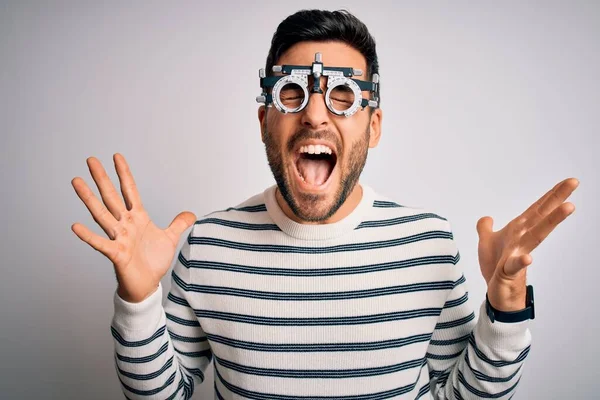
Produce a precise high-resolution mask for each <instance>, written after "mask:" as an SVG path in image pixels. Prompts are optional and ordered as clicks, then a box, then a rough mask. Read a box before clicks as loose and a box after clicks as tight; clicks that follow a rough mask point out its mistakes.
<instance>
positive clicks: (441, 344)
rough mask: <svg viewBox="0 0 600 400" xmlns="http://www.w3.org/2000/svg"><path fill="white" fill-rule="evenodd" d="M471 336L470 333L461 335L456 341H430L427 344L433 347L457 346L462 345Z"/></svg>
mask: <svg viewBox="0 0 600 400" xmlns="http://www.w3.org/2000/svg"><path fill="white" fill-rule="evenodd" d="M470 336H471V334H470V333H468V334H466V335H463V336H461V337H459V338H456V339H449V340H432V341H431V342H429V344H432V345H434V346H450V345H453V344H458V343H462V342H465V341H467V340H469V337H470Z"/></svg>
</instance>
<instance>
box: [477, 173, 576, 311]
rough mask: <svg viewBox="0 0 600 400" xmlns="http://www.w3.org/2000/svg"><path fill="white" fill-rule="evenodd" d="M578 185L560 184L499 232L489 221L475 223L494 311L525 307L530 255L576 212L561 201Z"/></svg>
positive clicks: (572, 207) (491, 220)
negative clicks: (494, 229) (560, 224)
mask: <svg viewBox="0 0 600 400" xmlns="http://www.w3.org/2000/svg"><path fill="white" fill-rule="evenodd" d="M578 185H579V181H578V180H577V179H575V178H568V179H565V180H563V181H562V182H559V183H558V184H556V185H555V186H554V187H553V188H552V189H551V190H550V191H548V192H547V193H546V194H544V195H543V196H542V197H541V198H540V199H539V200H537V201H536V202H535V203H533V204H532V205H531V206H530V207H529V208H528V209H527V210H525V211H524V212H523V213H522V214H521V215H519V216H518V217H516V218H515V219H513V220H512V221H510V222H509V223H508V224H507V225H506V226H505V227H504V228H502V229H500V230H499V231H496V232H494V231H493V229H492V226H493V222H494V221H493V219H492V217H489V216H486V217H483V218H481V219H479V220H478V221H477V233H478V235H479V245H478V253H479V266H480V268H481V273H482V274H483V277H484V278H485V281H486V282H487V285H488V299H489V301H490V304H491V305H492V306H493V307H494V308H496V309H498V310H500V311H516V310H520V309H523V308H524V307H525V296H526V286H527V285H526V276H525V274H526V270H527V266H529V265H530V264H531V263H532V261H533V259H532V257H531V255H530V253H531V252H532V251H533V249H535V248H536V247H537V246H539V245H540V243H542V241H543V240H544V239H545V238H546V237H547V236H548V235H549V234H550V232H552V231H553V230H554V228H556V226H557V225H558V224H559V223H561V222H562V221H564V220H565V219H566V218H567V217H568V216H569V215H571V214H572V213H573V212H574V211H575V205H574V204H573V203H570V202H567V203H564V201H565V200H566V199H567V198H568V197H569V196H570V195H571V193H572V192H573V191H574V190H575V189H576V188H577V186H578Z"/></svg>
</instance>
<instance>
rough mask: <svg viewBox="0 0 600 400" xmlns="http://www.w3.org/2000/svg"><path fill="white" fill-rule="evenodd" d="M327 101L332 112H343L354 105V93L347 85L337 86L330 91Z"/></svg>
mask: <svg viewBox="0 0 600 400" xmlns="http://www.w3.org/2000/svg"><path fill="white" fill-rule="evenodd" d="M329 100H330V101H331V106H332V107H333V109H334V110H336V111H339V112H344V111H346V110H347V109H349V108H350V107H351V106H352V104H354V92H353V91H352V89H350V87H348V86H347V85H338V86H336V87H334V88H333V89H331V94H330V95H329Z"/></svg>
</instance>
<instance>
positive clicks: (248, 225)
mask: <svg viewBox="0 0 600 400" xmlns="http://www.w3.org/2000/svg"><path fill="white" fill-rule="evenodd" d="M269 223H270V218H269V216H268V213H267V207H266V204H265V195H264V191H263V192H260V193H256V194H254V195H252V196H250V197H249V198H247V199H245V200H243V201H241V202H239V203H237V204H234V205H230V206H226V207H223V208H222V209H220V210H215V211H212V212H210V213H208V214H205V215H203V216H201V217H200V218H198V219H197V220H196V222H195V223H194V226H193V228H192V231H191V232H190V234H191V235H192V236H210V235H211V233H215V229H217V230H219V231H222V230H223V228H239V229H243V230H252V229H254V228H256V229H258V228H259V227H260V226H264V225H265V224H269Z"/></svg>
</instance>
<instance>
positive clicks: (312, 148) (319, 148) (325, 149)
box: [300, 144, 333, 154]
mask: <svg viewBox="0 0 600 400" xmlns="http://www.w3.org/2000/svg"><path fill="white" fill-rule="evenodd" d="M300 153H308V154H322V153H325V154H332V153H333V150H331V148H330V147H329V146H325V145H323V144H315V145H313V144H311V145H308V146H302V147H300Z"/></svg>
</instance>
